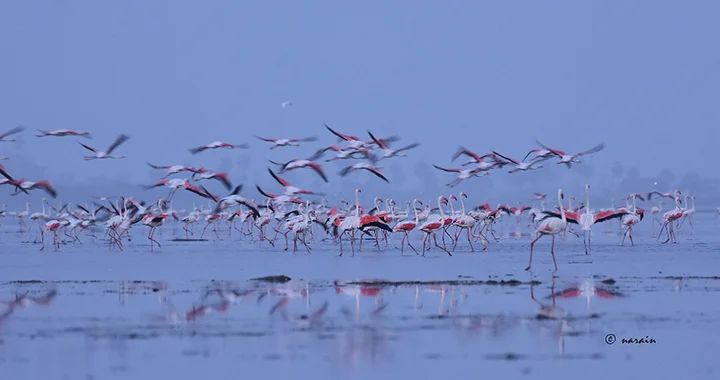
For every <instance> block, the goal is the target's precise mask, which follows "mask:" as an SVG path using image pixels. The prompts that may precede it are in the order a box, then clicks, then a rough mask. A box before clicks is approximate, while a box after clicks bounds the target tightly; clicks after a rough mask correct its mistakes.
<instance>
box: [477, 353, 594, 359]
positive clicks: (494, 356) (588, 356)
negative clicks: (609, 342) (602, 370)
mask: <svg viewBox="0 0 720 380" xmlns="http://www.w3.org/2000/svg"><path fill="white" fill-rule="evenodd" d="M603 357H604V355H603V354H601V353H592V354H562V355H532V357H530V356H528V355H522V354H518V353H515V352H507V353H504V354H489V355H485V359H488V360H508V361H515V360H526V359H539V360H549V359H560V360H599V359H602V358H603Z"/></svg>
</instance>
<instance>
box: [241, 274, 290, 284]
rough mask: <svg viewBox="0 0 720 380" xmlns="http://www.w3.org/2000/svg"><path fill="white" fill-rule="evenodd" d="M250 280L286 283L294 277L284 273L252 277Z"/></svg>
mask: <svg viewBox="0 0 720 380" xmlns="http://www.w3.org/2000/svg"><path fill="white" fill-rule="evenodd" d="M250 280H251V281H264V282H270V283H273V284H284V283H286V282H289V281H290V280H292V279H291V278H290V277H288V276H286V275H284V274H281V275H277V276H265V277H258V278H251V279H250Z"/></svg>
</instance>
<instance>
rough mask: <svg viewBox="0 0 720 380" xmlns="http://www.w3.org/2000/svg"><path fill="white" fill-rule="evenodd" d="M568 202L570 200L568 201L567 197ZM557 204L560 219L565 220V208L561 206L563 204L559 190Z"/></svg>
mask: <svg viewBox="0 0 720 380" xmlns="http://www.w3.org/2000/svg"><path fill="white" fill-rule="evenodd" d="M568 202H570V203H572V201H570V200H569V199H568ZM558 204H559V205H560V218H561V219H562V221H563V222H567V219H566V217H565V208H564V207H563V204H562V196H561V193H560V192H558Z"/></svg>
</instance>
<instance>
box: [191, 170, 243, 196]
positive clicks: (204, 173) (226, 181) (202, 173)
mask: <svg viewBox="0 0 720 380" xmlns="http://www.w3.org/2000/svg"><path fill="white" fill-rule="evenodd" d="M196 177H197V178H196ZM190 178H191V179H193V180H194V181H200V180H203V179H214V180H217V181H218V182H220V183H222V185H223V186H225V188H226V189H227V190H228V191H230V190H232V188H233V187H232V182H230V175H229V174H228V173H214V172H211V171H209V170H207V169H205V168H199V169H197V170H196V171H195V172H194V173H193V175H192V177H190Z"/></svg>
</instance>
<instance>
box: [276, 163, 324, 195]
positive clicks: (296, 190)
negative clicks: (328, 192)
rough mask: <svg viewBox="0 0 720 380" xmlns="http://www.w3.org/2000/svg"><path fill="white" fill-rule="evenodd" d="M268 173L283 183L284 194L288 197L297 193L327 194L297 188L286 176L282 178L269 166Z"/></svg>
mask: <svg viewBox="0 0 720 380" xmlns="http://www.w3.org/2000/svg"><path fill="white" fill-rule="evenodd" d="M268 173H270V175H271V176H272V177H273V178H274V179H275V180H276V181H277V182H278V183H279V184H281V185H283V187H285V194H284V195H286V196H288V197H292V196H293V195H297V194H306V195H325V194H322V193H315V192H312V191H310V190H304V189H299V188H297V187H295V186H292V185H290V182H288V181H286V180H285V179H284V178H281V177H280V176H278V175H277V174H275V172H273V171H272V170H271V169H270V168H268Z"/></svg>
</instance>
